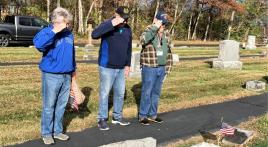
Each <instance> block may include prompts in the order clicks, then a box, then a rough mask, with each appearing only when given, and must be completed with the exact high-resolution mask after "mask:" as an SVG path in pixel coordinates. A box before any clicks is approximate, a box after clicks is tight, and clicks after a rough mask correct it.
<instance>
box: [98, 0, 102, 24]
mask: <svg viewBox="0 0 268 147" xmlns="http://www.w3.org/2000/svg"><path fill="white" fill-rule="evenodd" d="M102 5H103V0H100V1H99V24H100V23H101V22H102Z"/></svg>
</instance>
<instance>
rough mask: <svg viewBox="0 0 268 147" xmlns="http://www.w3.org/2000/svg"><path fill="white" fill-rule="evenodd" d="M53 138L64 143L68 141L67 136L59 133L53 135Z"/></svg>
mask: <svg viewBox="0 0 268 147" xmlns="http://www.w3.org/2000/svg"><path fill="white" fill-rule="evenodd" d="M54 138H56V139H59V140H63V141H65V140H68V139H69V136H68V135H65V134H62V133H60V134H57V135H54Z"/></svg>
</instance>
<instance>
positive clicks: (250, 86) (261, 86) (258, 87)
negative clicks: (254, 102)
mask: <svg viewBox="0 0 268 147" xmlns="http://www.w3.org/2000/svg"><path fill="white" fill-rule="evenodd" d="M265 85H266V84H265V82H262V81H257V80H254V81H247V82H246V89H247V90H252V91H264V90H265Z"/></svg>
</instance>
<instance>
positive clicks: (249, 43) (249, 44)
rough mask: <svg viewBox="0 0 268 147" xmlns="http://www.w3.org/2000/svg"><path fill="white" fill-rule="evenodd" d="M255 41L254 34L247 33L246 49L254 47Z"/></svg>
mask: <svg viewBox="0 0 268 147" xmlns="http://www.w3.org/2000/svg"><path fill="white" fill-rule="evenodd" d="M255 42H256V36H252V35H249V36H248V41H247V45H246V49H256V45H255Z"/></svg>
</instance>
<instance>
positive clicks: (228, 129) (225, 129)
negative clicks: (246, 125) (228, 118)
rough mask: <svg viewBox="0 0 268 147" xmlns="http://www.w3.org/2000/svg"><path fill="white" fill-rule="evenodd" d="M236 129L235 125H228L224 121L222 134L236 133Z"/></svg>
mask: <svg viewBox="0 0 268 147" xmlns="http://www.w3.org/2000/svg"><path fill="white" fill-rule="evenodd" d="M235 130H236V129H235V128H234V127H232V126H230V125H228V124H227V123H224V122H222V124H221V129H220V131H221V133H222V134H224V135H234V133H235Z"/></svg>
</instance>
